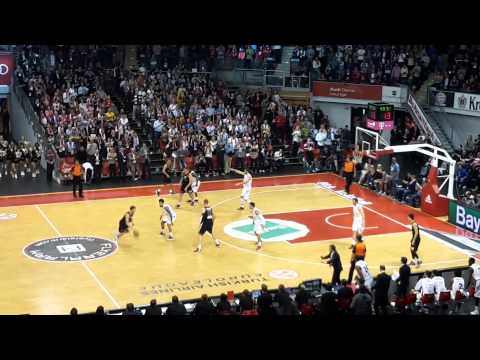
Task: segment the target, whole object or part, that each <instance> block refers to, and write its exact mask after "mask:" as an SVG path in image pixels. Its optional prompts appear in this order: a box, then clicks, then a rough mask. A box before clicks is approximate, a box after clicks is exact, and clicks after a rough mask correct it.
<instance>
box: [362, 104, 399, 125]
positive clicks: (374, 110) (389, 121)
mask: <svg viewBox="0 0 480 360" xmlns="http://www.w3.org/2000/svg"><path fill="white" fill-rule="evenodd" d="M393 120H394V106H393V105H391V104H385V103H372V104H368V110H367V127H368V128H369V129H373V130H390V129H392V128H393Z"/></svg>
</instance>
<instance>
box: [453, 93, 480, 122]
mask: <svg viewBox="0 0 480 360" xmlns="http://www.w3.org/2000/svg"><path fill="white" fill-rule="evenodd" d="M453 108H454V109H456V110H463V111H468V112H471V113H472V115H475V116H480V94H468V93H460V92H456V93H455V99H454V103H453Z"/></svg>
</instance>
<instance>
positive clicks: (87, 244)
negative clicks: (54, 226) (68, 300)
mask: <svg viewBox="0 0 480 360" xmlns="http://www.w3.org/2000/svg"><path fill="white" fill-rule="evenodd" d="M116 250H117V244H115V243H114V242H113V241H110V240H105V239H100V238H97V237H90V236H62V237H56V238H51V239H45V240H40V241H36V242H34V243H32V244H30V245H27V246H26V247H25V248H24V249H23V254H24V255H25V256H28V257H29V258H32V259H35V260H40V261H48V262H75V261H88V260H96V259H100V258H103V257H106V256H109V255H112V254H113V253H114V252H115V251H116Z"/></svg>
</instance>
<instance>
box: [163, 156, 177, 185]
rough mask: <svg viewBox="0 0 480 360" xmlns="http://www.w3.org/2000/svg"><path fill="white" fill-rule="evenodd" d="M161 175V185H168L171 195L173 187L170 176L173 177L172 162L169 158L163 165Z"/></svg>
mask: <svg viewBox="0 0 480 360" xmlns="http://www.w3.org/2000/svg"><path fill="white" fill-rule="evenodd" d="M162 175H163V184H164V185H167V184H168V185H169V187H170V192H169V193H170V194H173V193H174V192H173V185H172V176H173V161H172V159H171V158H167V161H165V164H164V165H163V168H162Z"/></svg>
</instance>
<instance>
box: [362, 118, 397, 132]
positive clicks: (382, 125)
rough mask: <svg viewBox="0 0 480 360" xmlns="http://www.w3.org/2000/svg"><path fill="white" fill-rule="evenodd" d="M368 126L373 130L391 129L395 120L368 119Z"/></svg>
mask: <svg viewBox="0 0 480 360" xmlns="http://www.w3.org/2000/svg"><path fill="white" fill-rule="evenodd" d="M367 128H368V129H372V130H391V129H393V121H375V120H370V119H367Z"/></svg>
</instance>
